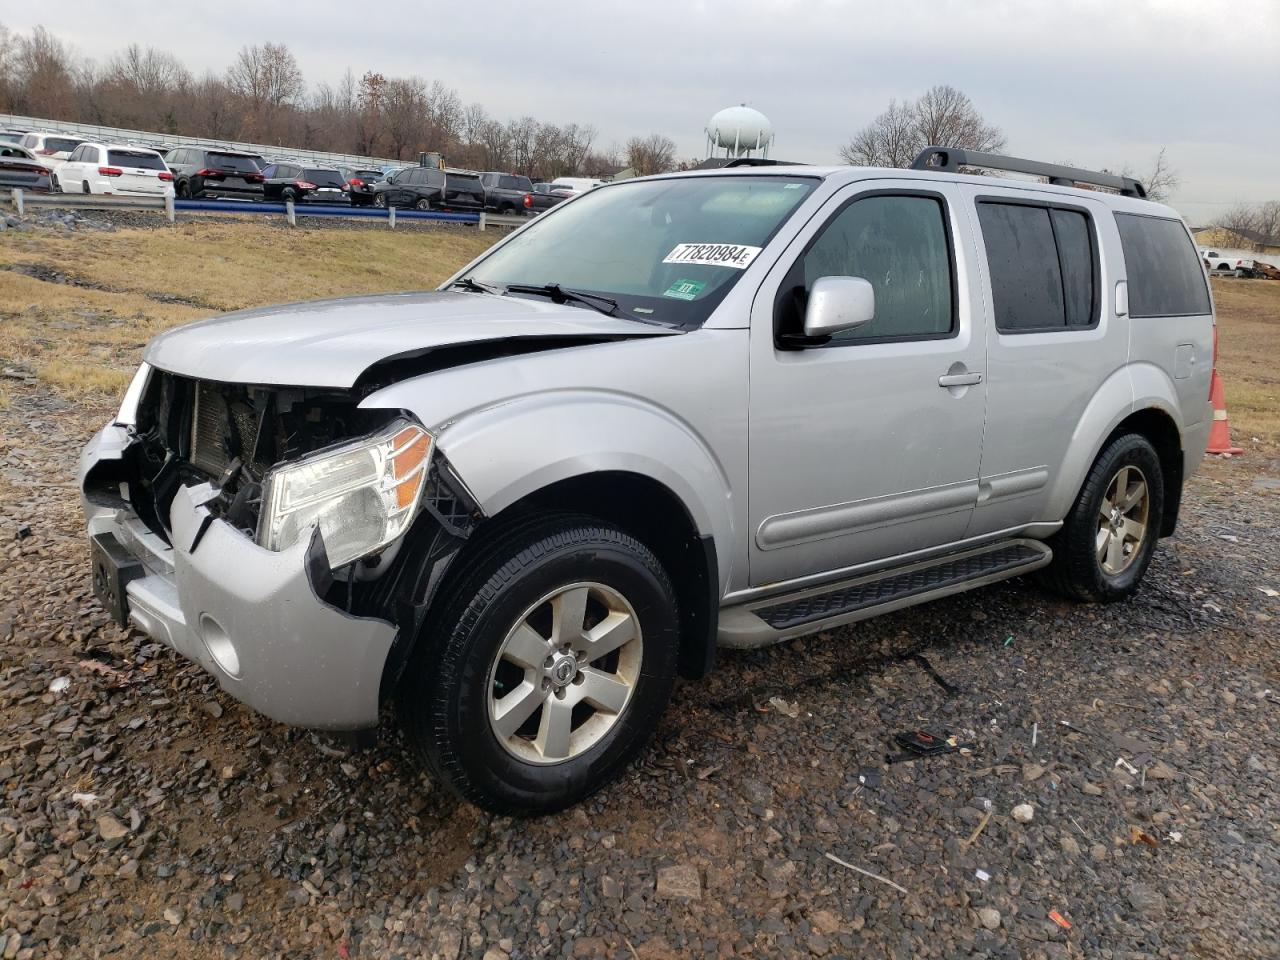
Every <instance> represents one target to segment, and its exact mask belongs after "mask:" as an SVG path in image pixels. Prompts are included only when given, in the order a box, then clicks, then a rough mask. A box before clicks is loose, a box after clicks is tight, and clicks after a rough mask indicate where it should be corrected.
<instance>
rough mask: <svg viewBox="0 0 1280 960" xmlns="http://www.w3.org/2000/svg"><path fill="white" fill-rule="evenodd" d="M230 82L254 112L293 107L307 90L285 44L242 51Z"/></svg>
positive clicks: (255, 47) (232, 87) (229, 70)
mask: <svg viewBox="0 0 1280 960" xmlns="http://www.w3.org/2000/svg"><path fill="white" fill-rule="evenodd" d="M227 83H228V84H230V86H231V89H233V90H234V91H236V93H238V94H240V96H242V97H244V98H245V99H246V100H248V101H249V105H250V106H251V107H252V108H253V109H254V110H261V109H262V108H264V107H268V106H271V107H282V106H288V105H291V104H293V103H295V102H296V101H297V100H299V99H300V98H301V97H302V93H303V90H304V85H303V82H302V70H301V69H300V68H299V67H298V61H297V60H296V59H294V56H293V53H292V52H291V51H290V50H289V48H288V47H286V46H285V45H284V44H283V43H264V44H262V45H256V44H255V45H254V46H252V47H244V48H242V49H241V50H240V53H239V54H237V55H236V59H235V62H234V63H232V64H231V66H230V67H229V68H228V69H227Z"/></svg>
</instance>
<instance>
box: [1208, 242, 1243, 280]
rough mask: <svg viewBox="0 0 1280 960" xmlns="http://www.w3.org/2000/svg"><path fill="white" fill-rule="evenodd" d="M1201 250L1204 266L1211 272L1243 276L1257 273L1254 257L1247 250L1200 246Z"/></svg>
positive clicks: (1221, 274)
mask: <svg viewBox="0 0 1280 960" xmlns="http://www.w3.org/2000/svg"><path fill="white" fill-rule="evenodd" d="M1199 250H1200V259H1201V260H1203V261H1204V268H1205V269H1206V270H1208V271H1209V272H1210V273H1213V274H1217V275H1219V276H1223V275H1225V274H1231V275H1233V276H1236V277H1241V278H1245V277H1253V276H1255V275H1256V272H1257V271H1256V269H1255V266H1254V260H1253V257H1251V256H1250V255H1249V252H1248V251H1247V250H1225V249H1223V248H1221V247H1217V248H1215V247H1200V248H1199Z"/></svg>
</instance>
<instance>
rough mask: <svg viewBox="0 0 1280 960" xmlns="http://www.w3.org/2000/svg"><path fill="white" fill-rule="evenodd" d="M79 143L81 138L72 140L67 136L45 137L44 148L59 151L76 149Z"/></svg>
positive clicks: (64, 151)
mask: <svg viewBox="0 0 1280 960" xmlns="http://www.w3.org/2000/svg"><path fill="white" fill-rule="evenodd" d="M79 145H80V141H79V140H70V139H68V138H66V137H45V140H44V148H45V149H46V150H56V151H58V152H59V153H66V152H67V151H69V150H74V149H75V148H76V147H78V146H79Z"/></svg>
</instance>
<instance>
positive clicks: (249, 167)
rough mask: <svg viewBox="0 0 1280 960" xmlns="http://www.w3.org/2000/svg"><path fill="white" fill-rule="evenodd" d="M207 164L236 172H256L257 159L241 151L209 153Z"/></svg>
mask: <svg viewBox="0 0 1280 960" xmlns="http://www.w3.org/2000/svg"><path fill="white" fill-rule="evenodd" d="M206 159H207V162H208V164H209V166H211V167H213V168H214V169H215V170H233V171H235V172H236V173H258V172H260V170H259V167H258V161H257V160H255V159H254V158H253V157H250V156H248V155H247V154H243V153H210V154H208V155H207V158H206Z"/></svg>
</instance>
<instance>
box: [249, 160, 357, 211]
mask: <svg viewBox="0 0 1280 960" xmlns="http://www.w3.org/2000/svg"><path fill="white" fill-rule="evenodd" d="M262 174H263V176H264V177H266V180H265V181H264V182H263V186H264V188H265V194H266V199H268V200H281V201H287V200H293V201H294V202H295V203H350V202H351V195H350V194H349V193H347V181H346V180H345V179H344V178H343V176H342V174H341V173H339V172H338V171H337V170H335V169H333V168H332V167H304V166H303V165H302V164H300V163H295V162H293V161H288V160H286V161H282V162H280V163H273V164H271V165H270V166H268V167H267V169H265V170H263V171H262Z"/></svg>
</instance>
